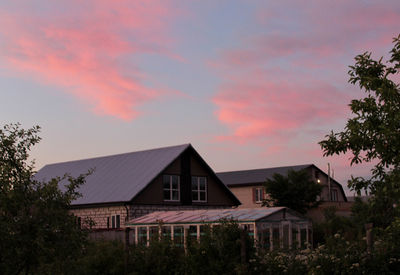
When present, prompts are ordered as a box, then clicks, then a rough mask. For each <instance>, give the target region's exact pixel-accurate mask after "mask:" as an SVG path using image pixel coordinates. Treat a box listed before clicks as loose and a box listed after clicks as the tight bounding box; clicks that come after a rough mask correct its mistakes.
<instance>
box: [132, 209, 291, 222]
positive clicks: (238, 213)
mask: <svg viewBox="0 0 400 275" xmlns="http://www.w3.org/2000/svg"><path fill="white" fill-rule="evenodd" d="M285 208H286V207H270V208H267V207H263V208H248V209H246V208H242V209H212V210H181V211H157V212H152V213H150V214H147V215H145V216H142V217H139V218H136V219H133V220H130V221H129V222H128V223H127V225H128V226H129V225H142V224H158V223H159V222H161V221H162V222H163V223H165V224H179V223H182V224H183V223H204V222H216V221H219V220H221V219H233V220H236V221H239V222H240V221H257V220H260V219H263V218H266V217H268V216H270V215H272V214H274V213H277V212H279V211H281V210H283V209H285ZM286 209H289V208H286Z"/></svg>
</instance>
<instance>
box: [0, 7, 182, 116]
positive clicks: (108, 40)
mask: <svg viewBox="0 0 400 275" xmlns="http://www.w3.org/2000/svg"><path fill="white" fill-rule="evenodd" d="M27 3H28V2H27ZM59 4H60V3H59ZM62 4H63V5H64V6H63V7H59V8H58V7H52V8H54V9H51V8H49V9H51V10H50V11H49V14H45V13H32V12H29V11H25V10H23V9H17V10H15V9H14V10H12V11H6V10H0V25H1V26H2V27H0V38H2V40H3V41H4V42H3V43H2V45H0V50H1V55H2V57H3V60H4V62H5V63H6V64H5V66H6V67H7V68H8V69H9V70H13V71H14V72H15V73H17V74H19V75H21V74H22V75H25V76H26V77H31V78H33V79H35V80H38V81H41V82H44V83H49V84H53V85H57V86H60V87H62V88H63V90H65V92H67V93H70V94H71V95H73V96H75V97H76V98H78V99H79V100H81V101H83V102H85V103H86V104H88V105H89V106H91V108H92V110H93V112H95V113H96V114H100V115H109V116H114V117H117V118H119V119H123V120H131V119H133V118H135V117H136V116H138V115H139V111H138V109H137V107H138V106H140V105H141V104H143V103H145V102H147V101H150V100H154V99H155V98H158V97H160V96H163V95H166V94H170V91H168V90H167V89H160V88H158V89H157V88H150V87H148V86H146V85H145V84H144V81H145V80H151V79H150V78H149V76H147V75H146V74H145V73H144V72H143V71H141V70H140V68H138V67H137V65H136V64H135V63H134V61H132V62H127V61H126V60H128V59H130V60H134V58H135V57H137V56H140V55H141V54H144V53H152V54H159V55H165V56H167V57H170V58H174V59H179V56H178V55H176V54H174V53H172V52H171V51H170V50H169V48H168V45H170V44H171V43H172V39H171V38H170V37H169V36H168V28H169V22H171V20H172V18H173V16H174V15H175V14H176V11H175V10H174V9H173V8H172V7H170V6H169V5H168V3H167V2H165V1H157V0H154V1H153V0H152V1H143V2H142V1H112V2H111V1H85V4H84V5H82V3H81V1H69V2H64V3H62ZM64 8H68V9H70V10H69V11H68V13H64V12H63V9H64Z"/></svg>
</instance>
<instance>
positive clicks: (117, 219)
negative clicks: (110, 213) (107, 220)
mask: <svg viewBox="0 0 400 275" xmlns="http://www.w3.org/2000/svg"><path fill="white" fill-rule="evenodd" d="M115 219H116V228H120V227H121V223H120V217H119V215H117V216H115Z"/></svg>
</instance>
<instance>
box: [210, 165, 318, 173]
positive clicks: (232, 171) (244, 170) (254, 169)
mask: <svg viewBox="0 0 400 275" xmlns="http://www.w3.org/2000/svg"><path fill="white" fill-rule="evenodd" d="M312 165H314V164H312V163H307V164H297V165H287V166H276V167H265V168H253V169H243V170H231V171H223V172H215V174H223V173H234V172H246V171H257V170H266V169H277V168H289V167H299V166H305V167H308V166H312Z"/></svg>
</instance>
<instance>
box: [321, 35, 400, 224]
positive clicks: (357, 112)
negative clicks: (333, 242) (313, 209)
mask: <svg viewBox="0 0 400 275" xmlns="http://www.w3.org/2000/svg"><path fill="white" fill-rule="evenodd" d="M393 43H394V46H393V49H392V50H391V51H390V59H389V60H388V61H387V62H386V63H383V62H382V59H383V58H382V57H381V58H380V59H379V60H377V61H376V60H374V59H372V58H371V53H370V52H365V53H364V54H361V55H358V56H356V57H355V65H354V66H350V70H349V75H350V79H349V82H350V83H351V84H354V85H357V84H358V85H359V87H360V88H361V89H362V90H364V91H365V92H366V94H367V96H366V97H365V98H362V99H354V100H352V101H351V103H350V105H349V106H350V109H351V112H352V113H353V115H354V117H353V118H351V119H349V120H348V121H347V124H346V126H345V129H344V131H342V132H339V133H333V131H332V132H331V133H330V134H329V135H327V136H326V139H325V140H323V141H321V142H320V143H319V144H320V146H321V148H322V149H323V152H324V156H331V155H335V154H338V155H339V154H344V153H346V152H350V153H351V154H352V158H351V165H353V164H357V163H363V162H374V163H375V162H376V164H375V165H374V167H373V169H372V171H371V172H372V176H371V178H370V179H364V178H361V177H355V178H354V177H352V178H351V180H349V183H348V185H349V187H350V189H351V190H355V191H356V192H357V193H358V194H360V193H361V191H365V192H366V193H367V192H369V193H370V194H371V195H373V198H372V199H371V200H370V205H369V206H370V207H372V209H373V210H374V211H373V212H374V213H375V214H377V215H381V214H387V213H392V215H391V216H393V215H398V210H396V209H394V208H395V207H394V206H396V205H398V202H399V199H400V88H399V84H398V83H395V79H396V76H398V75H399V69H400V35H399V36H398V37H397V38H394V39H393ZM378 209H379V210H380V213H379V211H378V212H377V210H378ZM396 213H397V214H396ZM377 218H378V217H377ZM378 220H379V219H378ZM380 220H381V222H380V223H381V225H382V226H384V225H388V223H390V221H391V220H392V219H391V218H389V219H385V220H382V219H380Z"/></svg>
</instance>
